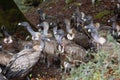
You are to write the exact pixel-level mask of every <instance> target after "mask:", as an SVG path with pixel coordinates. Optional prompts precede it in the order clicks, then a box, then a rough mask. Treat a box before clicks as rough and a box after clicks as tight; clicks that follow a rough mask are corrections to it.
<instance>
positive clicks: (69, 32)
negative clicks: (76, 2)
mask: <svg viewBox="0 0 120 80" xmlns="http://www.w3.org/2000/svg"><path fill="white" fill-rule="evenodd" d="M38 14H39V21H40V23H39V24H38V25H37V28H38V29H39V30H38V31H34V30H33V29H32V27H31V26H30V24H29V23H28V22H20V23H18V25H19V27H24V28H25V29H26V30H27V31H28V32H29V33H30V36H31V40H27V39H28V38H29V37H28V36H27V37H26V41H23V40H17V39H14V38H13V37H12V36H11V35H10V34H9V33H8V32H7V30H6V29H5V27H4V26H2V27H1V32H2V33H3V35H4V38H3V40H2V41H1V45H0V50H1V51H0V65H1V67H0V68H1V69H0V80H9V79H12V78H16V77H17V78H18V77H24V76H26V75H27V74H28V73H29V72H30V71H31V70H32V67H33V66H34V65H35V64H36V63H37V62H38V61H39V60H40V61H41V62H43V63H47V65H46V66H47V67H48V68H49V67H59V68H60V67H61V66H62V67H63V68H64V72H65V73H66V72H68V71H69V70H70V69H72V68H73V67H78V66H80V63H81V62H87V61H89V57H87V55H88V54H89V52H97V51H98V50H100V49H102V47H103V46H104V45H105V44H106V43H107V37H106V36H107V35H108V32H109V33H111V35H112V36H113V38H114V39H116V40H117V41H119V36H120V24H119V21H120V4H119V3H118V4H117V5H116V7H115V11H114V16H113V17H112V18H111V19H110V20H109V22H110V23H112V25H111V26H104V25H100V23H94V21H93V18H92V16H89V15H85V14H84V13H83V12H80V11H79V9H78V8H77V9H76V11H75V12H74V13H73V15H72V16H71V18H70V19H68V18H64V19H62V20H61V21H59V20H55V19H56V16H54V17H53V16H48V15H46V14H45V13H44V12H43V11H42V10H40V9H39V10H38ZM51 18H52V19H54V20H53V21H49V22H48V20H49V19H51ZM17 27H18V26H17ZM100 33H105V34H104V35H100Z"/></svg>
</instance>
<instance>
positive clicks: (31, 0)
mask: <svg viewBox="0 0 120 80" xmlns="http://www.w3.org/2000/svg"><path fill="white" fill-rule="evenodd" d="M14 1H15V3H16V4H17V5H18V7H19V9H20V10H21V11H22V12H26V11H28V10H29V9H31V7H36V6H38V5H39V4H40V3H42V2H43V0H14Z"/></svg>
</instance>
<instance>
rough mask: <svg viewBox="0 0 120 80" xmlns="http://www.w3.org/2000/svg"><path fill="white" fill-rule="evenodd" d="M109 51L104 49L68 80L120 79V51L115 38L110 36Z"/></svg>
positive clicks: (83, 64) (67, 79)
mask: <svg viewBox="0 0 120 80" xmlns="http://www.w3.org/2000/svg"><path fill="white" fill-rule="evenodd" d="M106 44H109V46H105V47H106V48H107V47H108V48H107V49H108V50H104V48H103V47H102V49H101V50H100V51H98V52H97V53H91V54H92V55H94V57H95V58H94V59H93V60H91V61H89V62H88V63H82V64H81V65H80V67H79V68H77V69H75V70H74V71H72V72H71V75H70V76H69V78H66V80H115V79H116V80H118V79H120V63H119V62H120V57H119V56H120V54H119V52H120V49H119V45H118V44H117V42H116V41H115V40H113V38H112V37H111V36H110V35H108V42H107V43H106Z"/></svg>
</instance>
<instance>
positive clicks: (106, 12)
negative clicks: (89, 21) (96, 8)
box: [94, 10, 110, 19]
mask: <svg viewBox="0 0 120 80" xmlns="http://www.w3.org/2000/svg"><path fill="white" fill-rule="evenodd" d="M109 14H110V11H108V10H104V11H102V12H99V13H97V14H96V15H95V17H94V18H95V19H101V18H103V17H104V16H106V15H109Z"/></svg>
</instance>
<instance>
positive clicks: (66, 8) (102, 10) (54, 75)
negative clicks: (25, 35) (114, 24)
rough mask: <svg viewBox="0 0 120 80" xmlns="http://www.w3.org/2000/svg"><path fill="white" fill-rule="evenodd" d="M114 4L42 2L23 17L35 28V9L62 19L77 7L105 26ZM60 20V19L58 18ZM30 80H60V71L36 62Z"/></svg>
mask: <svg viewBox="0 0 120 80" xmlns="http://www.w3.org/2000/svg"><path fill="white" fill-rule="evenodd" d="M115 4H116V3H113V2H110V1H109V0H104V1H102V2H97V3H96V4H95V5H92V3H91V0H71V2H70V3H67V2H65V0H52V1H49V0H48V2H43V3H42V4H40V5H39V6H38V7H35V8H32V9H30V10H29V11H27V12H26V13H24V14H25V17H26V18H27V19H28V20H29V21H30V22H31V23H32V24H33V25H34V26H35V27H36V25H37V24H38V23H39V17H38V14H37V9H38V8H40V9H42V10H44V12H45V13H46V14H48V15H52V16H54V15H62V18H64V17H67V18H70V16H71V15H72V13H73V12H74V11H75V10H76V8H77V7H79V10H80V11H81V12H84V13H85V14H86V15H92V16H93V18H94V22H100V23H101V24H105V25H107V24H108V23H107V21H108V20H109V18H110V17H111V16H112V15H113V8H114V5H115ZM58 18H61V17H58ZM31 73H32V74H31V75H32V76H31V75H30V76H31V80H61V78H62V73H63V72H62V71H61V70H60V69H55V68H49V69H48V68H47V67H46V64H42V63H40V62H38V63H37V64H36V66H35V67H34V68H33V70H32V72H31Z"/></svg>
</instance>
